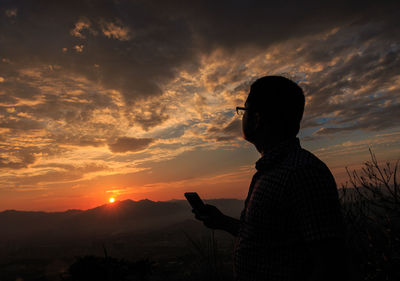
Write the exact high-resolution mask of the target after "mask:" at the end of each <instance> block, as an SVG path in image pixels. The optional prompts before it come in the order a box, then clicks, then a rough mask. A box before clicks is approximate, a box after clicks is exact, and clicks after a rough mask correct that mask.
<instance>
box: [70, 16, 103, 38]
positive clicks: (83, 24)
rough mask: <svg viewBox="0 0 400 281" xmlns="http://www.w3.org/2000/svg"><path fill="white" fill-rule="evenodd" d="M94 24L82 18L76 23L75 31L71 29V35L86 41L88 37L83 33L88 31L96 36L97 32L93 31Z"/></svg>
mask: <svg viewBox="0 0 400 281" xmlns="http://www.w3.org/2000/svg"><path fill="white" fill-rule="evenodd" d="M91 26H92V24H91V22H90V21H89V20H88V19H87V18H81V19H80V20H79V21H77V22H76V23H75V26H74V28H73V29H71V31H70V34H71V35H72V36H75V37H78V38H81V39H85V38H86V36H85V35H84V34H83V31H85V30H88V31H89V32H90V33H91V34H93V35H96V34H97V32H96V31H95V30H94V29H92V27H91Z"/></svg>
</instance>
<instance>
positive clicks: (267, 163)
mask: <svg viewBox="0 0 400 281" xmlns="http://www.w3.org/2000/svg"><path fill="white" fill-rule="evenodd" d="M294 147H300V141H299V139H298V138H290V139H286V140H284V141H282V142H280V143H278V144H276V145H274V146H273V147H272V148H270V149H269V150H267V151H265V152H264V155H263V156H262V157H261V158H260V159H258V161H257V162H256V169H257V171H260V170H266V169H268V168H269V167H271V166H272V165H274V164H276V163H277V162H278V161H279V159H281V158H282V157H283V156H285V155H286V154H287V153H288V152H289V150H290V149H291V148H294Z"/></svg>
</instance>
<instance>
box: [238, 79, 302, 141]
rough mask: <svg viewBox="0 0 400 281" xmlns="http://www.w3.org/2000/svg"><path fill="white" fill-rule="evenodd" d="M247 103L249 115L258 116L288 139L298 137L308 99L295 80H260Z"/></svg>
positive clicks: (252, 86)
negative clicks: (306, 99)
mask: <svg viewBox="0 0 400 281" xmlns="http://www.w3.org/2000/svg"><path fill="white" fill-rule="evenodd" d="M246 103H247V106H248V107H249V111H250V112H252V111H256V112H258V113H259V114H260V115H261V118H262V121H264V122H270V124H269V125H270V127H272V128H273V129H274V130H276V132H277V133H280V134H283V135H285V136H288V137H292V136H293V137H294V136H296V135H297V134H298V132H299V130H300V121H301V119H302V117H303V112H304V104H305V98H304V93H303V90H302V89H301V88H300V86H299V85H297V84H296V83H295V82H293V81H292V80H290V79H288V78H285V77H282V76H264V77H262V78H259V79H257V80H256V81H255V82H254V83H253V84H252V85H251V87H250V93H249V96H248V97H247V101H246ZM271 121H273V122H271Z"/></svg>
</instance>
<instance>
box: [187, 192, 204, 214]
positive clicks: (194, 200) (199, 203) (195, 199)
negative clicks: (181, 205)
mask: <svg viewBox="0 0 400 281" xmlns="http://www.w3.org/2000/svg"><path fill="white" fill-rule="evenodd" d="M185 197H186V200H187V201H188V202H189V204H190V206H192V208H193V209H196V210H200V209H201V208H203V207H204V202H203V200H201V198H200V196H199V195H198V194H197V193H196V192H185Z"/></svg>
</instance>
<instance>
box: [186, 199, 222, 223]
mask: <svg viewBox="0 0 400 281" xmlns="http://www.w3.org/2000/svg"><path fill="white" fill-rule="evenodd" d="M192 213H194V214H195V218H196V219H198V220H200V221H202V222H203V224H204V225H205V226H206V227H208V228H211V229H224V225H225V223H224V221H225V215H224V214H223V213H222V212H221V211H220V210H218V208H217V207H215V206H213V205H208V204H206V205H204V207H203V208H201V209H199V210H197V209H193V210H192Z"/></svg>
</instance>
